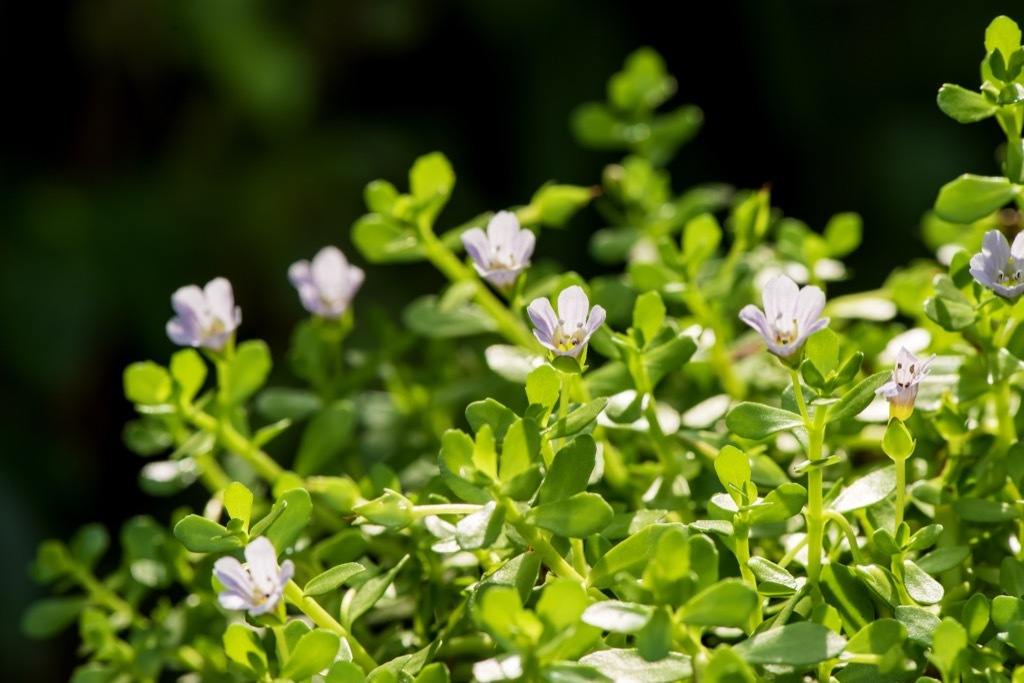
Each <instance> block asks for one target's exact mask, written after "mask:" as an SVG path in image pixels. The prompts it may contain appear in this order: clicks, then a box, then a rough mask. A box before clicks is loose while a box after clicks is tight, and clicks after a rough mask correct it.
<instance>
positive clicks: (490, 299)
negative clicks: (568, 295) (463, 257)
mask: <svg viewBox="0 0 1024 683" xmlns="http://www.w3.org/2000/svg"><path fill="white" fill-rule="evenodd" d="M417 227H418V228H419V236H420V240H422V242H423V248H424V250H425V251H426V255H427V258H428V259H429V260H430V262H431V263H433V264H434V267H435V268H437V269H438V270H439V271H441V273H442V274H444V276H445V277H447V278H448V279H449V280H451V281H452V282H472V283H473V284H474V286H475V288H476V293H475V296H474V299H475V300H476V302H477V303H478V304H479V305H480V306H481V307H482V308H483V309H484V310H485V311H487V313H488V314H489V315H490V316H491V318H492V319H493V320H494V322H495V323H496V324H497V325H498V330H497V331H498V332H499V333H500V334H501V335H502V336H503V337H505V339H507V340H508V341H510V342H512V343H513V344H517V345H519V346H522V347H524V348H526V349H530V350H531V351H535V352H538V353H541V352H543V351H544V349H543V347H541V345H540V343H539V342H538V341H537V340H536V338H534V336H533V335H532V334H531V333H530V331H529V330H528V329H527V328H526V325H525V324H523V321H522V320H520V319H519V318H517V317H516V316H515V315H513V314H512V312H511V311H510V310H509V309H508V308H507V307H506V306H505V304H503V303H502V302H501V300H500V299H498V297H496V296H494V294H493V293H492V292H491V290H489V289H488V288H487V285H485V284H484V283H483V282H481V281H480V278H478V277H476V276H475V275H474V273H473V271H471V270H470V269H469V268H467V267H466V266H465V265H464V264H463V263H462V261H460V260H459V259H458V258H457V257H456V256H455V254H453V253H452V252H451V250H450V249H448V247H446V246H445V245H444V243H443V242H442V241H441V240H439V239H438V238H437V235H435V234H434V231H433V230H432V229H431V227H430V226H429V225H427V224H424V223H420V224H418V225H417Z"/></svg>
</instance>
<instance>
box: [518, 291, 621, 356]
mask: <svg viewBox="0 0 1024 683" xmlns="http://www.w3.org/2000/svg"><path fill="white" fill-rule="evenodd" d="M526 312H527V313H528V314H529V315H530V320H532V321H533V324H534V327H535V328H536V329H534V331H533V335H534V336H535V337H537V340H538V341H539V342H540V343H541V344H543V345H544V346H545V347H546V348H549V349H551V350H552V351H554V352H555V353H556V354H557V355H559V356H573V357H574V358H575V357H576V356H578V355H579V353H580V351H582V350H583V347H584V346H586V344H587V341H588V340H589V339H590V336H591V335H592V334H594V332H596V331H597V329H598V328H599V327H601V325H602V324H604V319H605V317H606V313H605V310H604V308H602V307H601V306H594V308H593V310H591V309H590V300H589V299H587V295H586V293H585V292H584V291H583V288H581V287H579V286H578V285H573V286H572V287H566V288H565V289H563V290H562V293H561V294H559V295H558V315H555V311H554V309H552V308H551V302H550V301H548V300H547V299H545V298H543V297H541V298H539V299H534V300H533V302H532V303H531V304H530V305H529V307H528V308H527V309H526Z"/></svg>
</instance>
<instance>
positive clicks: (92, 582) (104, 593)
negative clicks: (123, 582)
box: [70, 560, 149, 628]
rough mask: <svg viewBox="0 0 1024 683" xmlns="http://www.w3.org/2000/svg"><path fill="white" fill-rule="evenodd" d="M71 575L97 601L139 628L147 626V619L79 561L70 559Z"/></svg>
mask: <svg viewBox="0 0 1024 683" xmlns="http://www.w3.org/2000/svg"><path fill="white" fill-rule="evenodd" d="M70 569H71V572H70V573H71V576H72V577H73V578H74V580H75V581H76V582H77V583H78V585H79V586H81V587H82V588H84V589H85V590H86V592H87V593H89V597H90V598H92V599H93V600H95V601H96V602H97V603H99V604H101V605H104V606H105V607H107V608H108V609H110V610H111V611H112V612H115V613H117V614H120V615H122V616H124V617H127V618H128V620H129V621H130V622H131V623H132V624H133V625H134V626H137V627H139V628H148V627H149V620H148V619H146V618H145V617H143V616H142V615H140V614H139V613H138V612H136V611H135V608H134V607H132V606H131V605H129V604H128V602H126V601H125V600H124V598H122V597H121V596H120V595H118V594H117V593H115V592H114V591H112V590H110V589H109V588H107V587H106V586H105V585H103V583H102V582H101V581H100V580H99V579H97V578H96V577H95V576H93V573H92V572H91V571H89V570H88V569H87V568H85V567H84V566H82V564H81V563H79V562H77V561H75V560H71V564H70Z"/></svg>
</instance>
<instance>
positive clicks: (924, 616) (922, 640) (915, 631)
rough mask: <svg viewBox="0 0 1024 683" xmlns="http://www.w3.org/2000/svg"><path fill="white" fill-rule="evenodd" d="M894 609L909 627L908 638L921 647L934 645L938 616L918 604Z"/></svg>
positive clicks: (898, 618)
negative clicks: (933, 636) (933, 637)
mask: <svg viewBox="0 0 1024 683" xmlns="http://www.w3.org/2000/svg"><path fill="white" fill-rule="evenodd" d="M997 599H998V598H997ZM893 611H894V613H895V616H896V619H897V621H899V622H900V623H901V624H903V625H904V626H905V627H906V628H907V638H909V639H910V640H911V641H912V642H914V643H917V644H918V645H920V646H921V647H931V646H932V634H933V633H934V632H935V629H936V628H938V626H939V618H938V617H937V616H935V615H934V614H932V613H931V612H930V611H928V610H927V609H925V608H924V607H918V606H916V605H898V606H897V607H896V609H895V610H893Z"/></svg>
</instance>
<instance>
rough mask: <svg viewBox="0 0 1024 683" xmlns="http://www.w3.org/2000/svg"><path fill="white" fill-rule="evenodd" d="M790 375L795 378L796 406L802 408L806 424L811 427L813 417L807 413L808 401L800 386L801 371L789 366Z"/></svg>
mask: <svg viewBox="0 0 1024 683" xmlns="http://www.w3.org/2000/svg"><path fill="white" fill-rule="evenodd" d="M789 375H790V377H792V379H793V395H794V396H795V397H796V407H797V408H799V409H800V417H802V418H803V419H804V424H806V425H807V426H808V429H809V428H810V424H811V418H810V417H809V415H808V413H807V403H806V401H804V390H803V387H801V386H800V373H799V372H797V370H796V368H794V367H790V368H789Z"/></svg>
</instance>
